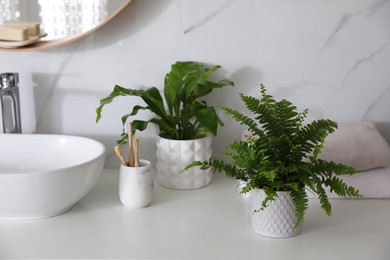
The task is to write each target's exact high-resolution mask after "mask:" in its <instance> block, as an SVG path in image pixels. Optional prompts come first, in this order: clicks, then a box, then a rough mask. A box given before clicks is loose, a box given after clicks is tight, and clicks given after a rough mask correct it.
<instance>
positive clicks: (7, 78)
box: [0, 73, 22, 134]
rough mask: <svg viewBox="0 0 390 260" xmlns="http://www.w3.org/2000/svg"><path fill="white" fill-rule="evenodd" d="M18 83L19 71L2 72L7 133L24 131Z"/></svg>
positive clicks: (0, 80)
mask: <svg viewBox="0 0 390 260" xmlns="http://www.w3.org/2000/svg"><path fill="white" fill-rule="evenodd" d="M18 83H19V74H18V73H0V103H1V111H2V117H3V132H4V133H6V134H8V133H21V132H22V126H21V118H20V99H19V87H18Z"/></svg>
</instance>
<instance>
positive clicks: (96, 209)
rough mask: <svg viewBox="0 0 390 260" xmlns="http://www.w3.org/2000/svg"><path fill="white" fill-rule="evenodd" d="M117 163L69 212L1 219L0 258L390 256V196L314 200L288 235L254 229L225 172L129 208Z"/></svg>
mask: <svg viewBox="0 0 390 260" xmlns="http://www.w3.org/2000/svg"><path fill="white" fill-rule="evenodd" d="M118 172H119V170H118V169H105V170H104V171H103V174H102V177H101V178H100V180H99V182H98V183H97V185H96V186H95V187H94V188H93V189H92V190H91V192H90V193H89V194H87V196H86V197H85V198H84V199H82V200H81V201H80V202H79V203H77V204H76V206H75V207H73V208H72V209H71V210H70V211H68V212H66V213H65V214H62V215H60V216H56V217H52V218H47V219H43V220H35V221H20V222H0V259H8V258H34V259H37V258H79V259H80V258H93V259H96V258H100V259H101V258H103V259H113V258H126V259H139V258H143V259H145V258H154V259H156V258H158V259H241V258H246V259H272V260H277V259H289V260H295V259H300V260H304V259H316V260H321V259H333V260H335V259H343V260H344V259H354V260H357V259H362V260H363V259H364V260H389V259H390V200H332V204H333V215H332V216H331V217H327V216H326V215H325V213H324V212H323V211H322V209H321V208H320V206H319V202H318V200H316V199H314V200H311V201H310V207H309V210H308V212H307V214H306V217H305V221H304V225H303V231H302V233H301V234H300V235H298V236H296V237H293V238H288V239H270V238H264V237H261V236H259V235H257V234H255V233H254V232H253V231H252V230H251V226H250V209H249V203H250V202H249V200H248V199H245V198H243V197H242V196H241V195H238V194H236V193H235V190H236V187H235V185H236V181H235V180H230V179H227V178H225V177H224V176H223V175H217V176H214V179H213V181H212V183H211V184H210V185H209V186H207V187H205V188H203V189H199V190H191V191H177V190H169V189H166V188H163V187H161V186H160V185H159V184H157V183H156V184H155V195H154V201H153V203H152V205H151V206H149V207H147V208H143V209H137V210H128V209H126V208H125V207H123V206H122V204H121V203H120V201H119V197H118Z"/></svg>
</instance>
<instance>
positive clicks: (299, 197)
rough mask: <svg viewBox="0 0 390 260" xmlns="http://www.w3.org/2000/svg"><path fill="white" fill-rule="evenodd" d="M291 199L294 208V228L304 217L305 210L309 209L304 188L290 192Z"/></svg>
mask: <svg viewBox="0 0 390 260" xmlns="http://www.w3.org/2000/svg"><path fill="white" fill-rule="evenodd" d="M291 198H292V201H293V204H294V208H295V218H296V219H295V227H297V226H298V225H299V224H300V223H301V221H302V220H303V217H304V216H305V213H306V210H307V209H308V207H309V200H308V198H307V194H306V192H305V189H304V188H301V189H298V190H292V191H291Z"/></svg>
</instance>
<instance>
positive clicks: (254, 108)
mask: <svg viewBox="0 0 390 260" xmlns="http://www.w3.org/2000/svg"><path fill="white" fill-rule="evenodd" d="M240 98H241V100H242V102H243V103H244V104H245V106H246V107H247V109H248V110H249V111H250V112H251V113H252V117H249V116H246V115H244V114H242V113H240V112H238V111H236V110H234V109H231V108H229V107H222V109H223V110H224V111H225V113H227V114H229V115H231V116H232V117H233V119H235V120H236V121H237V122H239V123H240V124H241V125H245V126H246V127H247V128H248V130H249V132H250V133H251V135H250V136H249V137H248V138H247V140H246V141H241V142H238V141H235V142H233V143H231V144H230V145H228V146H227V151H226V152H225V153H224V157H225V158H226V159H227V162H226V161H223V160H218V159H216V158H211V159H210V160H208V161H204V162H200V161H195V162H193V163H191V164H190V165H188V166H187V167H186V168H185V169H184V170H183V171H186V170H188V169H190V168H192V167H200V168H201V169H207V168H212V169H213V170H214V172H215V173H222V172H224V173H225V174H226V175H227V176H229V177H231V178H235V179H238V180H243V181H246V182H247V184H246V185H245V186H244V187H243V188H242V192H243V193H247V192H249V191H251V190H252V189H256V188H259V189H264V191H265V193H266V198H265V200H264V201H263V203H262V208H261V209H259V210H262V209H263V208H265V207H266V206H267V203H268V202H270V201H272V200H274V199H275V198H276V196H277V193H276V192H277V191H290V192H291V196H292V200H293V204H294V207H295V209H296V213H295V214H296V223H295V224H296V225H299V223H300V222H301V221H302V220H303V217H304V215H305V213H306V211H307V208H308V198H307V194H306V191H305V190H306V188H310V189H311V190H312V191H313V192H314V193H316V194H317V195H318V197H319V200H320V205H321V207H322V208H323V209H324V211H325V213H326V214H328V215H330V214H331V213H332V206H331V204H330V202H329V199H328V196H327V194H326V190H325V188H326V187H327V188H329V190H330V191H331V192H335V193H336V194H338V195H340V196H350V197H360V196H361V195H360V194H359V191H358V190H356V189H355V188H353V187H350V186H348V185H347V184H345V183H344V182H343V181H342V180H341V179H340V178H339V177H338V176H340V175H342V174H353V173H354V172H355V169H353V168H352V167H348V166H346V165H343V164H337V163H334V162H327V161H324V160H320V159H318V158H317V157H318V154H319V153H320V152H321V150H322V148H323V144H324V140H325V138H326V137H327V136H328V135H329V134H330V133H332V132H334V131H335V129H336V128H337V123H336V122H334V121H332V120H329V119H320V120H316V121H313V122H311V123H309V124H304V121H305V119H306V116H307V113H308V110H307V109H305V110H304V111H303V112H298V111H297V108H296V107H295V106H294V105H293V104H292V103H291V102H289V101H287V100H285V99H282V100H280V101H276V100H275V99H274V98H273V97H272V96H270V95H268V94H267V93H266V88H265V87H264V86H263V85H261V98H260V99H257V98H255V97H251V96H246V95H244V94H240Z"/></svg>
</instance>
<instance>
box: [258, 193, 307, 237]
mask: <svg viewBox="0 0 390 260" xmlns="http://www.w3.org/2000/svg"><path fill="white" fill-rule="evenodd" d="M277 194H278V197H277V198H276V199H275V201H271V202H269V203H268V206H267V207H266V208H265V209H264V210H260V211H258V212H253V211H254V210H259V209H260V208H261V203H262V202H263V200H264V199H265V197H266V195H265V192H264V191H263V190H261V189H257V190H252V192H251V198H252V206H251V208H252V215H251V221H252V229H253V230H254V231H255V232H256V233H257V234H259V235H262V236H265V237H273V238H286V237H292V236H296V235H298V234H299V233H300V232H301V230H302V222H301V224H300V225H299V226H298V227H296V228H294V225H295V220H296V218H295V208H294V204H293V201H292V198H291V195H290V192H277Z"/></svg>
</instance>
